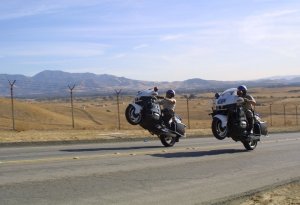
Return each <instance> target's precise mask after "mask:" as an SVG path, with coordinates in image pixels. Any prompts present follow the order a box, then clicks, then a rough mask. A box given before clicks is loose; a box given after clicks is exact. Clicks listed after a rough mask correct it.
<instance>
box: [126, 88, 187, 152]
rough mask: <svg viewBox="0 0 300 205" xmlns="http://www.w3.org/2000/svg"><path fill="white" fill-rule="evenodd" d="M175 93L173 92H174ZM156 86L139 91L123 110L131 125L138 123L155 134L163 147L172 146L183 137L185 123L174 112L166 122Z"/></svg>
mask: <svg viewBox="0 0 300 205" xmlns="http://www.w3.org/2000/svg"><path fill="white" fill-rule="evenodd" d="M174 94H175V93H174ZM160 98H163V97H161V96H158V89H157V87H154V88H151V89H147V90H143V91H139V92H138V93H137V95H136V96H135V99H134V101H133V102H132V103H130V104H129V105H128V106H127V108H126V111H125V116H126V119H127V121H128V122H129V123H130V124H131V125H140V126H141V127H142V128H144V129H146V130H148V131H149V132H150V133H151V134H152V135H157V136H158V137H159V139H160V141H161V143H162V144H163V145H164V146H165V147H172V146H173V145H174V144H175V143H176V142H178V141H179V139H180V138H181V137H185V127H186V126H185V125H184V124H183V123H182V121H181V118H180V117H179V116H178V115H176V114H174V115H173V116H172V117H171V118H170V119H169V120H168V121H167V122H166V121H165V120H164V119H165V117H166V116H165V113H164V112H163V111H162V110H161V108H160V103H159V102H160Z"/></svg>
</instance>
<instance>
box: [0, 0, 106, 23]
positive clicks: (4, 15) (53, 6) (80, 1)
mask: <svg viewBox="0 0 300 205" xmlns="http://www.w3.org/2000/svg"><path fill="white" fill-rule="evenodd" d="M100 2H105V1H100ZM96 4H99V1H98V2H97V1H96V0H88V1H85V0H52V1H47V0H40V1H30V0H27V1H26V3H24V1H23V0H11V1H7V2H5V3H4V4H2V5H1V7H2V8H0V20H8V19H16V18H22V17H28V16H36V15H45V14H51V13H58V12H61V11H63V10H65V9H70V8H74V7H83V6H92V5H96Z"/></svg>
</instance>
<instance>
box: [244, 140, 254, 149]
mask: <svg viewBox="0 0 300 205" xmlns="http://www.w3.org/2000/svg"><path fill="white" fill-rule="evenodd" d="M242 143H243V145H244V147H245V148H246V149H247V150H254V149H255V148H256V146H257V140H250V141H243V142H242Z"/></svg>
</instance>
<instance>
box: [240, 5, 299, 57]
mask: <svg viewBox="0 0 300 205" xmlns="http://www.w3.org/2000/svg"><path fill="white" fill-rule="evenodd" d="M299 22H300V12H299V10H295V9H287V10H275V11H272V12H266V13H262V14H260V15H256V16H249V17H247V18H246V19H245V20H244V21H243V22H242V23H241V27H240V37H241V39H242V40H243V42H245V43H247V44H249V45H251V46H254V47H257V48H262V49H267V50H268V51H271V52H275V53H278V54H280V55H284V56H289V57H296V56H298V55H299V54H300V27H299Z"/></svg>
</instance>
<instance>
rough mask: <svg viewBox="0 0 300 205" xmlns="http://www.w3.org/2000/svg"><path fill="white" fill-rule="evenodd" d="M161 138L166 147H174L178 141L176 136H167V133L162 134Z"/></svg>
mask: <svg viewBox="0 0 300 205" xmlns="http://www.w3.org/2000/svg"><path fill="white" fill-rule="evenodd" d="M159 138H160V141H161V143H162V144H163V145H164V146H165V147H173V146H174V144H175V143H176V138H175V137H171V136H167V135H160V136H159Z"/></svg>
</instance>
